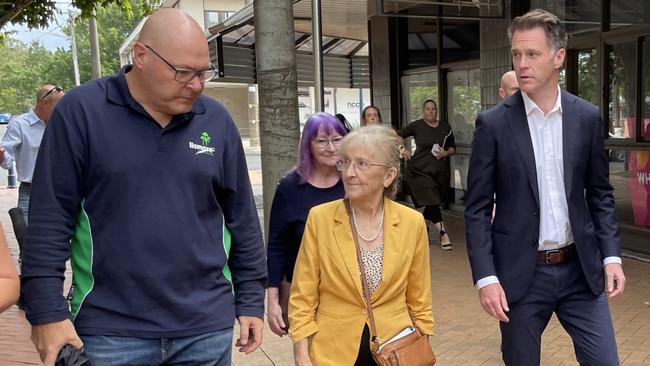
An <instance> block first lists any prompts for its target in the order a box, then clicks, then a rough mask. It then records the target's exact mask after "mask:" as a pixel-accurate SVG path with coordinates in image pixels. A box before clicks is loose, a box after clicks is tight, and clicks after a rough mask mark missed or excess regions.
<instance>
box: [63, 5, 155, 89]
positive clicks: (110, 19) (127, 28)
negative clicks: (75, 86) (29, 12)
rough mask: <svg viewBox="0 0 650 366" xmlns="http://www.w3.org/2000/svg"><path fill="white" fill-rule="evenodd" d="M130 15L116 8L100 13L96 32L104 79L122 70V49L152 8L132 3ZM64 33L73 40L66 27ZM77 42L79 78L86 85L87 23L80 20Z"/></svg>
mask: <svg viewBox="0 0 650 366" xmlns="http://www.w3.org/2000/svg"><path fill="white" fill-rule="evenodd" d="M130 11H131V16H130V17H125V16H124V14H123V12H122V9H121V8H120V7H119V6H117V5H111V6H108V7H106V8H102V9H98V10H97V31H98V38H99V49H100V61H101V65H102V75H110V74H113V73H115V72H117V71H118V70H119V68H120V58H119V54H118V51H119V48H120V46H121V45H122V43H123V42H124V40H125V39H126V37H128V35H129V34H130V33H131V31H132V30H133V29H134V28H135V27H136V26H137V25H138V23H139V22H140V21H141V20H142V19H143V18H144V17H145V16H147V15H148V14H149V13H150V12H151V8H150V6H149V5H148V2H147V1H137V0H131V8H130ZM63 32H64V33H65V34H66V35H67V36H70V35H71V30H70V27H69V26H66V27H64V28H63ZM75 38H76V42H77V57H78V59H79V74H80V77H81V82H82V83H83V82H85V81H88V80H90V79H91V61H90V60H91V59H90V39H89V32H88V19H84V18H80V19H77V21H76V22H75Z"/></svg>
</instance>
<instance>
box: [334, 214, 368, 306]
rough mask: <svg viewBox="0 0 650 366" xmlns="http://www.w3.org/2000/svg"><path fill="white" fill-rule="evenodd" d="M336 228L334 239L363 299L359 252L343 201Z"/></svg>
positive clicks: (336, 218)
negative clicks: (358, 260)
mask: <svg viewBox="0 0 650 366" xmlns="http://www.w3.org/2000/svg"><path fill="white" fill-rule="evenodd" d="M334 220H335V221H336V222H335V227H334V239H335V240H336V244H337V245H338V247H339V252H340V253H341V257H342V259H343V262H344V263H345V267H346V268H347V270H348V273H349V275H350V280H352V282H353V283H354V286H355V287H356V288H357V291H358V294H359V296H361V298H363V287H362V286H361V272H360V271H359V263H358V262H357V250H356V247H355V244H354V238H353V237H352V228H351V227H350V220H349V218H348V215H347V213H346V211H345V205H344V204H343V201H341V204H340V205H339V206H338V207H337V208H336V212H335V213H334Z"/></svg>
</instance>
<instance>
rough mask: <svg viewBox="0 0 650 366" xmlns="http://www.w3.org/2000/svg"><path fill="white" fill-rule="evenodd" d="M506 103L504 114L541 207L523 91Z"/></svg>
mask: <svg viewBox="0 0 650 366" xmlns="http://www.w3.org/2000/svg"><path fill="white" fill-rule="evenodd" d="M504 105H505V106H506V107H507V108H506V110H505V112H504V115H505V118H506V120H507V121H508V124H509V125H510V129H511V130H512V134H513V135H514V141H515V146H516V148H517V151H518V152H519V157H521V159H522V160H523V164H524V167H525V169H526V173H527V176H528V183H529V184H530V189H531V190H532V191H533V195H534V196H535V201H536V202H537V207H539V188H538V187H537V170H536V164H535V151H534V150H533V141H532V139H531V138H530V130H529V129H528V118H527V117H526V108H525V107H524V100H523V98H522V96H521V92H517V94H516V95H515V96H513V97H511V98H508V100H507V101H506V102H504Z"/></svg>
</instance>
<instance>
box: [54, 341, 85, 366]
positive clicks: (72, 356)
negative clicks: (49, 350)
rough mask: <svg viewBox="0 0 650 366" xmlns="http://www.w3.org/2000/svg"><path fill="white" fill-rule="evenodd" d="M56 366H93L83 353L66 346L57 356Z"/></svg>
mask: <svg viewBox="0 0 650 366" xmlns="http://www.w3.org/2000/svg"><path fill="white" fill-rule="evenodd" d="M54 366H91V364H90V361H88V358H87V357H86V356H85V355H84V354H83V352H79V351H77V350H76V349H75V348H74V347H72V346H71V345H69V344H66V345H65V346H64V347H63V348H61V350H60V351H59V354H58V355H57V356H56V362H55V363H54Z"/></svg>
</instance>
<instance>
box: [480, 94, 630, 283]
mask: <svg viewBox="0 0 650 366" xmlns="http://www.w3.org/2000/svg"><path fill="white" fill-rule="evenodd" d="M521 96H522V97H523V99H524V106H525V108H526V118H527V120H528V131H529V132H530V138H531V140H532V143H533V152H534V154H535V168H536V169H535V170H536V172H537V187H538V192H539V206H540V207H539V218H540V220H539V242H538V243H539V244H538V250H540V251H542V250H554V249H560V248H563V247H566V246H568V245H570V244H572V243H573V233H572V232H571V223H570V222H569V206H568V204H567V200H566V192H565V189H564V152H563V149H562V148H563V142H562V123H563V121H562V92H561V90H560V87H559V86H558V87H557V99H556V100H555V105H553V108H552V109H551V111H550V112H548V113H546V114H544V112H542V110H541V109H540V108H539V106H538V105H537V104H536V103H535V102H534V101H533V100H532V99H530V98H529V97H528V95H526V93H524V92H523V91H522V92H521ZM609 263H621V259H620V258H619V257H607V258H605V259H604V260H603V265H607V264H609ZM497 282H499V280H498V278H497V277H496V276H488V277H485V278H482V279H480V280H478V281H477V282H476V286H477V287H478V288H482V287H485V286H487V285H489V284H492V283H497Z"/></svg>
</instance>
